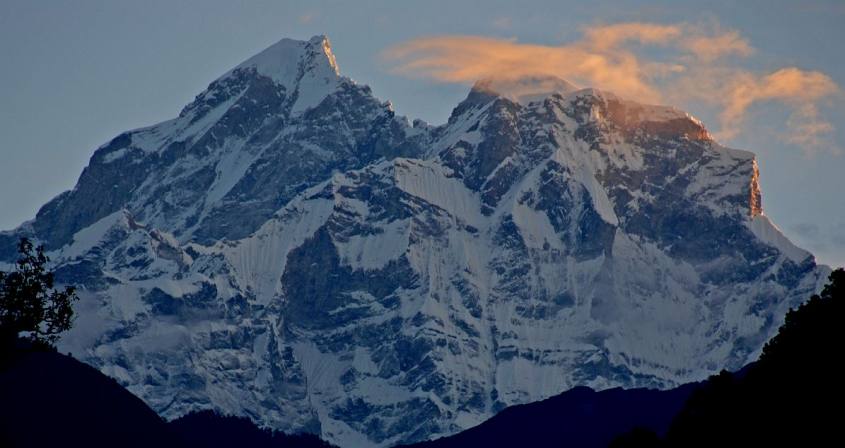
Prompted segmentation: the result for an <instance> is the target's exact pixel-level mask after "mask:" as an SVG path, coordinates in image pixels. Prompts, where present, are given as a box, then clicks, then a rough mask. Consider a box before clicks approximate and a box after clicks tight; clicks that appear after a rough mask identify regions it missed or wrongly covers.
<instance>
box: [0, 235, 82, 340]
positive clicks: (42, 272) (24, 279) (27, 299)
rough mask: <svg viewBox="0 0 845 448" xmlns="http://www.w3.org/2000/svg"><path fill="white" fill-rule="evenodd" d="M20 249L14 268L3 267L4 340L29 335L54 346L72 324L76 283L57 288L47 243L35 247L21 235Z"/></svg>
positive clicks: (0, 327)
mask: <svg viewBox="0 0 845 448" xmlns="http://www.w3.org/2000/svg"><path fill="white" fill-rule="evenodd" d="M18 252H19V253H20V258H19V259H18V261H17V262H15V266H14V269H13V270H12V271H11V272H1V271H0V338H2V341H0V342H2V343H3V344H4V345H5V344H9V343H10V342H12V341H14V340H15V338H17V337H20V336H22V335H26V336H27V337H28V338H29V339H30V340H31V341H32V342H33V343H35V344H39V345H46V346H52V345H53V344H54V343H55V342H56V341H57V340H58V338H59V334H60V333H62V332H64V331H65V330H67V329H69V328H70V326H71V318H72V316H73V308H72V304H73V302H74V301H76V300H78V297H77V296H76V292H75V289H74V288H73V287H72V286H66V287H65V288H64V289H63V290H58V289H54V288H53V282H54V276H53V272H51V271H49V270H47V268H46V264H47V262H48V261H50V259H49V258H48V257H47V256H46V255H44V246H38V247H35V248H33V245H32V242H31V241H30V240H29V239H27V238H21V240H20V242H19V243H18Z"/></svg>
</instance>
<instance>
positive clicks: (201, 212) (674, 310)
mask: <svg viewBox="0 0 845 448" xmlns="http://www.w3.org/2000/svg"><path fill="white" fill-rule="evenodd" d="M757 178H758V174H757V167H756V162H755V159H754V156H753V154H751V153H749V152H746V151H739V150H734V149H729V148H725V147H723V146H721V145H719V144H718V143H717V142H715V141H714V140H713V139H712V138H711V137H710V135H709V133H708V132H707V130H706V129H705V128H704V127H703V125H702V124H701V123H700V122H699V121H697V120H696V119H694V118H692V117H691V116H689V115H688V114H686V113H684V112H681V111H678V110H676V109H673V108H671V107H664V106H650V105H642V104H637V103H634V102H631V101H627V100H624V99H621V98H618V97H616V96H615V95H613V94H610V93H607V92H601V91H598V90H595V89H578V88H576V87H574V86H572V85H571V84H569V83H566V82H565V81H562V80H556V79H553V78H535V79H520V80H485V81H481V82H479V83H478V84H477V85H476V86H475V87H474V88H473V89H472V90H471V91H470V93H469V95H468V96H467V98H466V99H465V100H464V101H463V102H461V103H460V104H459V105H458V106H457V107H456V108H455V109H454V111H453V113H452V115H451V117H450V118H449V120H448V122H447V123H445V124H443V125H441V126H429V125H426V124H425V123H422V122H419V121H415V122H414V123H413V124H411V123H409V122H408V120H406V119H404V118H401V117H397V116H395V115H394V113H393V112H392V110H391V109H390V106H389V104H387V103H383V102H381V101H379V100H377V99H375V98H374V97H373V96H372V94H371V92H370V89H369V88H367V87H366V86H360V85H358V84H355V83H354V82H352V81H351V80H349V79H348V78H343V77H342V76H340V75H338V71H337V64H336V63H335V60H334V57H333V55H332V53H331V51H330V48H329V46H328V41H327V40H326V39H325V38H324V37H316V38H313V39H311V40H310V41H306V42H297V41H289V40H283V41H281V42H279V43H278V44H276V45H274V46H272V47H270V48H269V49H267V50H265V52H262V53H261V54H259V55H258V56H256V57H254V58H251V59H249V60H248V61H247V62H245V63H244V64H242V65H241V66H239V67H237V68H235V69H233V70H232V71H230V72H229V73H227V74H225V75H224V76H222V77H221V78H220V79H218V80H217V81H215V82H213V83H212V84H211V85H210V86H209V88H208V89H207V90H206V91H205V92H203V93H202V94H200V95H199V96H198V97H197V99H196V100H195V101H194V102H193V103H192V104H191V105H189V106H187V107H186V108H185V109H184V110H183V112H182V113H181V114H180V116H179V117H178V118H176V119H174V120H171V121H168V122H164V123H161V124H159V125H155V126H152V127H149V128H144V129H140V130H136V131H130V132H128V133H125V134H122V135H121V136H119V137H118V138H116V139H115V140H113V141H112V142H110V143H108V144H106V145H105V146H103V147H101V148H100V149H98V150H97V151H96V152H95V154H94V156H93V157H92V159H91V163H90V164H89V166H88V167H87V168H86V169H85V171H84V172H83V174H82V176H81V177H80V180H79V183H78V184H77V186H76V187H75V188H74V189H73V190H72V191H70V192H67V193H64V194H62V195H60V196H59V197H57V198H56V199H54V200H53V201H51V202H50V203H48V204H47V205H45V206H44V207H43V208H42V210H41V211H40V212H39V214H38V216H37V217H36V219H35V220H33V221H31V222H28V223H25V224H23V225H22V226H21V227H20V228H18V229H16V230H15V231H11V232H6V233H3V234H2V235H0V246H9V245H11V242H12V241H14V239H15V238H17V237H18V236H19V235H22V234H28V235H30V236H33V237H35V238H37V239H38V240H40V241H42V242H45V243H46V244H47V245H48V247H49V248H51V249H52V250H53V252H52V254H51V255H52V258H53V259H54V260H55V261H56V262H57V264H58V271H57V275H58V278H59V279H60V280H62V281H66V282H71V283H75V284H79V285H81V286H83V287H84V288H85V289H84V291H83V294H82V296H83V300H82V302H81V303H80V305H79V307H78V314H79V320H78V322H77V325H76V327H75V329H74V331H73V332H72V333H71V334H69V335H68V337H67V338H66V339H65V341H64V343H63V344H64V345H63V348H64V349H65V350H71V351H73V353H76V354H78V356H80V357H81V358H82V359H84V360H85V361H86V362H88V363H90V364H91V365H93V366H95V367H97V368H99V369H100V370H101V371H103V372H104V373H106V374H108V375H110V376H112V377H114V378H116V379H117V380H118V381H120V382H121V384H124V385H125V386H126V387H128V388H129V390H130V391H132V392H133V393H135V394H136V395H138V396H139V397H142V398H143V399H144V400H145V401H146V402H147V403H148V404H149V405H150V406H151V407H152V408H153V409H155V410H156V411H157V412H158V413H160V414H161V415H163V416H165V417H167V418H170V419H172V418H177V417H179V416H181V415H184V414H186V413H189V412H192V411H196V410H202V409H216V410H219V411H223V412H225V413H229V414H235V415H241V416H246V417H249V418H251V419H253V420H255V421H256V422H258V423H260V424H262V425H266V426H269V427H273V428H276V429H280V430H305V431H311V432H314V433H318V434H321V435H322V436H323V437H324V438H326V439H327V440H330V441H332V442H334V443H337V444H340V445H351V446H374V445H375V446H388V445H392V444H396V443H410V442H415V441H420V440H425V439H428V438H432V437H435V436H441V435H448V434H452V433H455V432H458V431H460V430H462V429H465V428H468V427H471V426H474V425H476V424H479V423H481V422H482V421H484V420H485V419H487V418H488V417H490V416H492V415H493V414H495V413H496V412H498V411H499V410H501V409H503V408H505V407H507V406H511V405H515V404H520V403H527V402H531V401H537V400H541V399H544V398H547V397H550V396H553V395H555V394H558V393H560V392H562V391H565V390H568V389H571V388H573V387H576V386H579V385H580V386H589V387H592V388H595V389H606V388H613V387H619V386H622V387H652V388H669V387H672V386H675V385H678V384H681V383H685V382H689V381H697V380H701V379H703V378H705V377H706V376H707V375H709V374H711V373H713V372H716V371H719V370H720V369H722V368H728V369H737V368H739V367H741V366H743V365H745V364H746V363H748V362H749V361H751V360H753V359H756V357H757V355H758V354H759V352H760V349H761V348H762V346H763V344H764V343H765V341H766V340H768V339H769V337H770V336H771V335H772V334H773V332H774V331H775V329H776V328H777V325H778V324H779V323H780V322H781V321H782V319H783V316H784V314H785V313H786V310H788V309H789V307H790V306H795V305H796V304H798V303H800V301H801V300H802V299H803V298H804V297H807V296H808V295H809V294H811V293H812V292H815V291H816V290H817V289H818V288H819V285H820V282H821V281H822V280H823V279H824V277H825V276H826V275H827V272H829V270H828V269H827V268H826V267H823V266H817V265H816V264H815V260H814V258H813V257H812V255H811V254H809V253H808V252H806V251H803V250H801V249H799V248H797V247H795V246H793V245H792V244H791V243H790V242H789V241H788V240H786V238H785V237H783V235H782V234H781V233H780V232H779V231H778V230H777V228H776V227H775V226H774V225H773V224H772V223H771V222H770V221H769V220H768V218H767V217H766V216H765V215H764V214H763V212H762V206H761V199H760V191H759V186H758V183H757ZM4 257H5V259H7V260H8V259H10V257H11V255H4V252H2V251H0V259H2V258H4Z"/></svg>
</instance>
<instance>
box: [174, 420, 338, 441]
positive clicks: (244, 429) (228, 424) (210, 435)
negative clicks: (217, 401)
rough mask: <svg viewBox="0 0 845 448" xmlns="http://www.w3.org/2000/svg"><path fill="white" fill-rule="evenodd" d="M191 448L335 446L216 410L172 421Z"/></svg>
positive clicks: (315, 437) (316, 438)
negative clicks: (270, 428)
mask: <svg viewBox="0 0 845 448" xmlns="http://www.w3.org/2000/svg"><path fill="white" fill-rule="evenodd" d="M170 428H171V429H172V430H173V431H174V432H176V433H177V434H178V435H179V436H180V437H181V439H182V440H183V441H185V442H186V443H187V444H188V446H190V447H191V448H224V447H236V446H242V447H250V448H283V447H290V448H331V447H333V446H334V445H332V444H330V443H328V442H325V441H323V440H321V439H320V438H319V437H317V436H315V435H313V434H294V435H288V434H285V433H281V432H276V431H270V430H266V429H260V428H258V427H257V426H255V424H254V423H252V421H251V420H249V419H248V418H245V417H233V416H223V415H220V414H217V413H215V412H213V411H203V412H197V413H194V414H189V415H186V416H184V417H182V418H178V419H176V420H173V421H172V422H170Z"/></svg>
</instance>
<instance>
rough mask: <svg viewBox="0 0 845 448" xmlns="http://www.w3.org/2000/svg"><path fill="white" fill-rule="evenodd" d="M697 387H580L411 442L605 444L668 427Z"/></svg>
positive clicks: (446, 445) (427, 445)
mask: <svg viewBox="0 0 845 448" xmlns="http://www.w3.org/2000/svg"><path fill="white" fill-rule="evenodd" d="M697 387H699V384H698V383H695V384H686V385H683V386H681V387H678V388H675V389H672V390H666V391H661V390H653V389H628V390H625V389H619V388H616V389H610V390H604V391H601V392H596V391H593V390H592V389H590V388H587V387H576V388H575V389H572V390H569V391H567V392H564V393H562V394H560V395H557V396H555V397H552V398H549V399H546V400H543V401H539V402H536V403H530V404H525V405H520V406H513V407H510V408H507V409H505V410H504V411H502V412H500V413H499V414H497V415H496V416H495V417H493V418H491V419H490V420H487V421H486V422H484V423H482V424H480V425H478V426H476V427H474V428H471V429H468V430H466V431H463V432H461V433H458V434H455V435H453V436H450V437H444V438H441V439H437V440H433V441H430V442H423V443H419V444H415V445H410V446H413V447H415V448H452V447H455V448H459V447H474V446H484V447H493V446H502V447H504V446H512V447H520V446H523V447H543V446H572V447H579V448H589V447H605V446H607V445H608V443H610V441H611V440H613V438H614V437H615V436H617V435H619V434H622V433H624V432H627V431H631V430H632V429H634V428H648V429H649V430H651V431H654V432H655V433H657V434H663V433H665V432H666V430H667V429H668V428H669V424H670V423H671V422H672V417H673V416H674V415H675V414H677V413H678V412H679V411H680V410H681V408H682V407H683V405H684V402H685V401H686V400H687V398H688V397H689V396H690V394H692V392H693V391H694V390H695V389H696V388H697Z"/></svg>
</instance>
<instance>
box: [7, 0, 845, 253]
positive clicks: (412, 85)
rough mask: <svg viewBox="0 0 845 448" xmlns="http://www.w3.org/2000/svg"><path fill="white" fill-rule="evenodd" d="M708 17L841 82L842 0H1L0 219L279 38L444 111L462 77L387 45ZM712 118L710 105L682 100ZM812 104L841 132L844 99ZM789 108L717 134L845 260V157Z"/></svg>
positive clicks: (767, 111) (771, 58) (799, 238)
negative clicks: (795, 123) (403, 66)
mask: <svg viewBox="0 0 845 448" xmlns="http://www.w3.org/2000/svg"><path fill="white" fill-rule="evenodd" d="M630 21H637V22H653V23H659V24H676V23H680V22H687V23H707V24H718V26H720V27H722V28H724V29H733V30H737V31H738V32H739V33H740V34H741V35H742V36H743V37H744V38H746V39H747V40H748V41H749V42H750V43H751V45H752V46H753V47H755V48H756V52H755V53H754V54H753V55H752V56H750V57H748V58H745V59H743V60H742V61H741V64H742V65H743V67H745V68H747V69H749V70H751V71H754V72H759V73H761V74H763V73H768V72H771V71H774V70H777V69H778V68H782V67H787V66H795V67H799V68H801V69H804V70H817V71H821V72H823V73H825V74H826V75H828V76H829V77H830V78H832V79H833V81H835V82H836V83H837V84H839V86H841V87H845V57H843V56H845V50H843V49H842V47H841V46H842V45H843V43H845V27H843V24H845V2H839V1H832V2H821V1H817V2H807V1H803V2H773V1H760V2H757V1H743V2H736V1H715V2H702V1H697V2H678V1H672V2H653V1H651V2H633V1H628V2H624V3H623V2H564V1H559V0H553V1H535V2H524V1H523V2H513V1H485V2H480V1H475V2H469V1H456V0H451V1H432V0H429V1H426V2H404V1H370V2H329V1H309V2H288V1H278V0H275V1H231V0H215V1H184V0H183V1H173V0H168V1H163V0H145V1H135V2H128V1H109V0H101V1H92V0H76V1H36V0H0V229H9V228H13V227H15V226H17V225H18V224H19V223H21V222H22V221H24V220H27V219H31V218H32V217H33V216H34V215H35V212H36V211H37V209H38V207H40V206H41V205H42V204H43V203H45V202H46V201H47V200H49V199H50V198H51V197H53V196H55V195H56V194H58V193H60V192H61V191H63V190H66V189H69V188H71V187H72V186H73V184H74V183H75V181H76V179H77V177H78V176H79V174H80V173H81V171H82V169H83V167H84V166H85V165H86V164H87V161H88V158H89V157H90V155H91V154H92V153H93V151H94V149H95V148H96V147H98V146H99V145H101V144H102V143H104V142H106V141H107V140H109V139H110V138H112V137H114V136H115V135H117V134H118V133H120V132H121V131H124V130H127V129H132V128H137V127H141V126H146V125H149V124H153V123H156V122H159V121H163V120H165V119H168V118H171V117H173V116H175V115H176V114H177V113H178V112H179V110H180V109H181V108H182V106H184V105H185V104H187V103H188V102H190V101H191V99H193V97H194V96H195V95H196V94H197V93H199V92H200V91H202V90H203V89H204V88H205V87H206V86H207V85H208V83H209V82H211V81H212V80H213V79H215V78H216V77H217V76H219V75H220V74H222V73H224V72H225V71H227V70H228V69H229V68H231V67H232V66H234V65H236V64H237V63H239V62H241V61H242V60H244V59H246V58H247V57H249V56H250V55H252V54H254V53H256V52H258V51H260V50H261V49H263V48H264V47H266V46H268V45H270V44H272V43H273V42H275V41H277V40H279V39H281V38H283V37H293V38H303V39H305V38H308V37H310V36H312V35H315V34H327V35H328V36H329V38H330V39H331V41H332V45H333V48H334V52H335V55H336V56H337V60H338V63H339V65H340V68H341V71H342V72H343V73H344V74H345V75H348V76H350V77H352V78H353V79H355V80H357V81H358V82H361V83H365V84H369V85H370V86H371V87H372V88H373V91H374V92H375V93H376V95H378V96H379V97H380V98H382V99H389V100H391V101H392V102H393V104H394V106H395V107H396V109H397V111H398V112H399V113H402V114H405V115H408V116H409V117H411V118H422V119H425V120H427V121H430V122H433V123H441V122H443V121H445V119H446V118H447V116H448V114H449V112H450V111H451V109H452V108H453V107H454V106H455V105H456V104H457V102H458V101H460V99H462V98H463V96H465V94H466V91H467V88H468V86H466V85H462V84H443V83H439V82H435V81H431V80H421V79H408V78H405V77H403V76H399V75H397V74H394V73H391V71H390V68H391V65H390V63H389V62H388V61H385V60H384V59H383V58H381V57H380V54H381V52H382V51H384V50H385V49H386V48H388V47H390V46H391V45H393V44H396V43H398V42H402V41H406V40H408V39H413V38H418V37H423V36H437V35H445V34H468V35H479V36H489V37H496V38H513V39H516V41H518V42H520V43H535V44H542V45H560V44H564V43H567V42H571V41H573V40H575V39H578V38H579V37H580V35H581V32H582V30H583V28H584V27H586V26H591V25H598V24H612V23H618V22H630ZM680 106H682V107H684V108H685V109H687V110H688V111H690V112H691V113H693V114H694V115H696V116H698V117H699V118H701V119H702V120H703V121H704V122H705V124H706V125H708V127H710V128H714V127H716V126H717V120H716V117H715V115H713V113H712V111H709V110H707V109H706V108H703V107H698V106H697V105H696V104H694V103H693V104H682V105H680ZM821 111H822V113H823V115H824V117H825V119H826V120H827V121H829V122H830V123H832V124H833V125H834V126H835V127H836V130H835V131H834V133H833V135H832V138H831V141H832V142H834V144H835V145H837V146H839V147H840V148H841V147H845V131H843V129H842V128H843V127H845V102H843V100H842V99H841V98H837V99H836V100H834V101H832V102H830V103H829V104H825V105H823V106H822V108H821ZM786 119H787V115H786V114H785V112H784V111H783V110H782V108H780V107H778V105H777V104H768V103H761V104H755V105H754V106H753V107H752V108H751V110H750V113H749V118H748V121H747V123H746V125H745V126H744V128H743V132H741V133H740V134H739V135H737V136H736V137H734V138H732V139H730V140H727V141H724V142H723V143H725V144H727V145H728V146H732V147H736V148H741V149H748V150H751V151H754V152H755V153H757V155H758V157H759V161H760V168H761V184H762V189H763V207H764V210H765V211H766V213H767V214H768V215H769V216H770V217H772V219H773V220H774V222H775V223H776V224H778V225H779V226H780V227H781V228H782V229H783V230H784V232H785V233H786V234H787V235H788V236H789V237H790V238H791V239H792V240H793V241H795V242H796V243H798V244H799V245H801V246H802V247H805V248H807V249H809V250H811V251H813V252H814V253H815V254H816V255H817V256H818V257H819V258H820V260H821V261H823V262H827V263H830V264H836V265H843V264H845V199H843V197H842V192H843V190H845V175H843V174H845V156H842V155H839V156H836V155H833V154H831V153H830V152H828V151H817V152H816V154H815V155H814V156H807V155H805V154H804V153H802V151H801V150H800V149H798V148H796V147H795V146H794V145H789V144H787V143H785V142H784V141H783V139H782V138H781V137H780V136H781V135H782V132H781V131H782V129H783V128H784V126H785V122H786Z"/></svg>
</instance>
